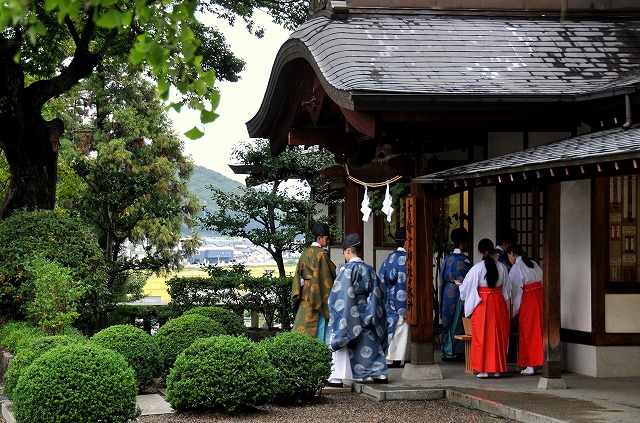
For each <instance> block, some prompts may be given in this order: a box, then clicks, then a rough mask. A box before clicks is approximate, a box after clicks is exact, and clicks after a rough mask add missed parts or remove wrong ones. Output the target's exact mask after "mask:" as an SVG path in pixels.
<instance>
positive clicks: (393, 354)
mask: <svg viewBox="0 0 640 423" xmlns="http://www.w3.org/2000/svg"><path fill="white" fill-rule="evenodd" d="M393 238H394V239H395V241H396V247H397V249H396V250H395V251H394V252H393V253H391V254H389V256H388V257H387V259H386V260H385V261H384V262H383V263H382V266H380V271H379V272H378V277H379V278H380V280H381V281H382V283H383V284H384V289H385V304H386V311H387V332H388V333H389V348H388V350H387V355H386V359H387V365H388V366H389V367H400V366H401V365H402V364H403V362H406V361H409V342H410V340H411V331H410V328H409V324H408V323H407V251H406V250H405V249H404V243H405V241H406V239H407V231H406V229H405V228H404V227H402V226H401V227H399V228H398V229H396V233H395V235H394V237H393Z"/></svg>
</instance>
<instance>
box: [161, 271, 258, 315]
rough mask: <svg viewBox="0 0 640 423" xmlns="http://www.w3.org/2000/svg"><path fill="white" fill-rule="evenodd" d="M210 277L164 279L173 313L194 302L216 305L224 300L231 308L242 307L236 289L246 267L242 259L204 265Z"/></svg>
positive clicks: (196, 304) (188, 306)
mask: <svg viewBox="0 0 640 423" xmlns="http://www.w3.org/2000/svg"><path fill="white" fill-rule="evenodd" d="M207 273H208V274H209V276H210V277H208V278H202V277H178V276H176V277H173V278H171V279H169V280H168V281H167V286H168V287H169V288H168V290H167V292H168V293H169V296H171V302H170V303H169V305H170V306H171V308H172V309H173V310H175V311H176V313H177V314H181V313H184V312H185V311H186V310H188V309H191V308H193V307H198V306H204V307H208V306H217V305H220V304H224V306H225V307H226V308H230V309H232V310H234V311H241V310H243V308H242V305H241V304H240V303H241V294H240V290H241V289H242V282H243V279H244V277H246V276H249V271H248V270H247V269H246V268H245V267H244V265H243V264H242V263H235V264H234V265H232V266H231V268H224V267H220V266H208V267H207Z"/></svg>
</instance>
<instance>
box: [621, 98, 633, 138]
mask: <svg viewBox="0 0 640 423" xmlns="http://www.w3.org/2000/svg"><path fill="white" fill-rule="evenodd" d="M624 108H625V110H626V115H627V120H626V122H625V123H624V125H622V130H623V131H626V130H627V129H629V128H631V124H632V123H633V120H632V116H631V97H629V94H625V96H624Z"/></svg>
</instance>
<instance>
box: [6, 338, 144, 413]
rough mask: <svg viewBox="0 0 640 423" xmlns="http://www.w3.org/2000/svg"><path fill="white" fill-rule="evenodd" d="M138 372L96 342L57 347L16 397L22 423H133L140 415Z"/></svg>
mask: <svg viewBox="0 0 640 423" xmlns="http://www.w3.org/2000/svg"><path fill="white" fill-rule="evenodd" d="M136 400H137V388H136V380H135V376H134V372H133V369H131V367H129V365H128V364H127V362H126V360H125V359H124V357H122V355H120V354H119V353H117V352H115V351H113V350H110V349H107V348H104V347H101V346H99V345H96V344H94V343H92V342H86V343H83V344H74V345H67V346H65V347H58V348H54V349H52V350H50V351H48V352H46V353H45V354H44V355H42V356H41V357H40V358H38V359H36V360H35V361H34V362H33V363H31V365H30V366H29V367H27V368H26V370H25V371H24V372H23V374H22V376H21V377H20V379H19V380H18V385H17V386H16V388H15V390H14V392H13V405H14V416H15V418H16V421H19V422H30V423H40V422H42V423H49V422H74V423H85V422H86V423H95V422H122V423H124V422H128V421H129V420H135V419H136V418H137V416H138V415H139V414H140V413H139V409H138V407H137V404H136Z"/></svg>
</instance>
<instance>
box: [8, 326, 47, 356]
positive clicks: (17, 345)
mask: <svg viewBox="0 0 640 423" xmlns="http://www.w3.org/2000/svg"><path fill="white" fill-rule="evenodd" d="M43 336H46V334H45V333H44V332H42V331H41V330H40V328H38V327H36V326H34V325H33V324H32V323H29V322H25V321H11V322H7V323H5V324H4V326H2V329H1V330H0V347H4V348H5V349H7V350H9V351H11V352H12V353H14V354H17V353H18V351H20V349H21V348H22V347H23V346H24V345H26V344H27V343H28V342H29V341H30V340H31V339H33V338H40V337H43Z"/></svg>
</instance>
